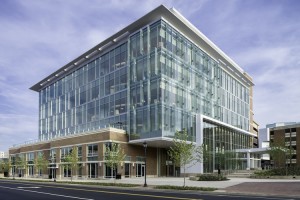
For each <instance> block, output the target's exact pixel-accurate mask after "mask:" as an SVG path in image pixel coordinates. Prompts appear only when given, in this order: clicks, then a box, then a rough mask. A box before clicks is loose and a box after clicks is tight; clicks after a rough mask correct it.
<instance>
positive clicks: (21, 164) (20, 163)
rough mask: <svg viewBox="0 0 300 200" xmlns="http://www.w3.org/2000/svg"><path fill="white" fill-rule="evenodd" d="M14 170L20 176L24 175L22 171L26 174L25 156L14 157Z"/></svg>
mask: <svg viewBox="0 0 300 200" xmlns="http://www.w3.org/2000/svg"><path fill="white" fill-rule="evenodd" d="M16 168H17V169H18V171H19V174H20V175H24V171H25V172H26V168H27V162H26V157H25V155H19V156H17V157H16Z"/></svg>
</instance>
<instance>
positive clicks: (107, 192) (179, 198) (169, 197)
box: [24, 183, 202, 200]
mask: <svg viewBox="0 0 300 200" xmlns="http://www.w3.org/2000/svg"><path fill="white" fill-rule="evenodd" d="M24 184H26V183H24ZM28 185H33V184H30V183H28ZM35 185H36V186H40V187H48V188H60V189H66V190H78V191H85V192H97V193H106V194H121V195H127V196H140V197H153V198H163V199H178V200H196V199H192V198H186V197H176V196H162V195H151V194H141V193H139V194H136V193H126V192H114V191H106V190H89V189H81V188H70V187H61V186H51V185H45V184H42V185H41V184H35ZM197 200H202V199H197Z"/></svg>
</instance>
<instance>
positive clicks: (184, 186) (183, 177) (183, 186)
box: [183, 165, 185, 187]
mask: <svg viewBox="0 0 300 200" xmlns="http://www.w3.org/2000/svg"><path fill="white" fill-rule="evenodd" d="M183 173H184V174H183V187H185V165H184V167H183Z"/></svg>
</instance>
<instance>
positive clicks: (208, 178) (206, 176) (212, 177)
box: [197, 174, 228, 181]
mask: <svg viewBox="0 0 300 200" xmlns="http://www.w3.org/2000/svg"><path fill="white" fill-rule="evenodd" d="M197 177H198V181H226V180H228V179H227V178H226V177H225V176H223V175H222V174H220V175H218V174H217V175H215V174H201V175H199V176H197Z"/></svg>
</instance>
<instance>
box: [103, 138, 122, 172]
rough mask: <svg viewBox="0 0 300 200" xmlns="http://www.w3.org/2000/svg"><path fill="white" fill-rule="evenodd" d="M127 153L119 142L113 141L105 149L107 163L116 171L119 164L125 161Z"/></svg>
mask: <svg viewBox="0 0 300 200" xmlns="http://www.w3.org/2000/svg"><path fill="white" fill-rule="evenodd" d="M125 157H126V154H125V153H124V149H122V148H121V146H120V145H119V144H117V143H112V144H111V147H109V146H107V147H106V150H105V164H106V165H107V166H108V167H110V168H111V169H112V170H113V171H116V170H117V168H118V165H119V164H121V163H122V162H124V159H125Z"/></svg>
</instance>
